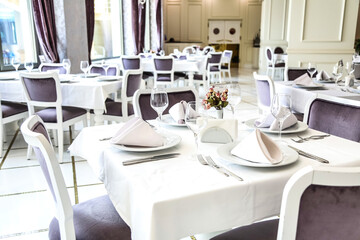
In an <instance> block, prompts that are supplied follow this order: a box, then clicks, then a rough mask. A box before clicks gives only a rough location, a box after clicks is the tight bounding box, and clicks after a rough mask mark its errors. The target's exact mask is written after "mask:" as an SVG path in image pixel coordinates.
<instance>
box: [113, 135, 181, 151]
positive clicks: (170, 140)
mask: <svg viewBox="0 0 360 240" xmlns="http://www.w3.org/2000/svg"><path fill="white" fill-rule="evenodd" d="M160 134H161V135H162V136H163V137H164V138H165V144H164V145H163V146H159V147H136V146H125V145H119V144H111V145H112V146H114V147H115V148H117V149H120V150H122V151H127V152H153V151H159V150H164V149H168V148H171V147H174V146H176V145H178V144H179V143H180V142H181V137H180V136H178V135H176V134H173V133H169V132H161V133H160Z"/></svg>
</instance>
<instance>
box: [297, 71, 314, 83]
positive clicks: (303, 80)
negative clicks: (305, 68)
mask: <svg viewBox="0 0 360 240" xmlns="http://www.w3.org/2000/svg"><path fill="white" fill-rule="evenodd" d="M294 83H295V84H296V85H301V86H316V84H315V83H314V82H313V80H312V79H311V78H310V77H309V76H308V75H307V73H304V74H303V75H301V76H300V77H298V78H297V79H295V80H294Z"/></svg>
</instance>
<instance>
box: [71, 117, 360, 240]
mask: <svg viewBox="0 0 360 240" xmlns="http://www.w3.org/2000/svg"><path fill="white" fill-rule="evenodd" d="M149 122H150V123H151V124H156V122H155V120H151V121H149ZM238 124H239V126H238V137H237V139H235V140H234V142H230V143H226V144H218V143H203V142H201V141H200V143H199V149H197V148H196V145H195V142H194V135H193V133H192V132H191V131H190V130H189V129H188V128H187V127H186V126H173V125H166V124H161V125H159V126H160V127H159V129H158V131H160V133H161V132H163V133H167V134H173V135H176V136H179V137H181V141H180V143H179V144H177V145H175V146H172V147H169V148H161V149H159V150H158V151H146V150H144V148H139V149H136V148H135V149H130V150H129V149H126V148H125V149H124V146H121V145H120V146H119V145H116V144H111V143H110V142H109V141H108V140H104V139H108V138H109V137H111V136H114V134H115V133H116V132H117V131H119V129H120V128H121V127H122V125H123V123H120V124H113V125H103V126H95V127H88V128H84V129H82V130H81V132H80V134H79V135H78V136H77V138H76V139H75V140H74V142H73V143H72V144H71V146H70V147H69V150H70V154H71V155H72V156H80V157H82V158H84V159H86V160H87V161H88V163H89V165H90V166H91V168H92V169H93V171H94V173H95V175H96V176H97V177H98V178H99V179H100V180H101V181H102V182H103V183H104V185H105V188H106V190H107V192H108V195H109V197H110V199H111V201H112V203H113V205H114V206H115V208H116V210H117V211H118V213H119V214H120V216H121V217H122V218H123V219H124V221H125V222H126V223H127V224H128V225H129V226H130V228H131V233H132V239H135V240H155V239H156V240H172V239H180V238H183V237H186V236H191V235H194V234H200V233H209V232H215V231H221V230H226V229H231V228H233V227H237V226H243V225H247V224H251V223H253V222H255V221H258V220H261V219H264V218H267V217H272V216H277V215H278V214H279V213H280V206H281V199H282V193H283V189H284V186H285V184H286V182H287V181H288V180H289V178H290V177H291V176H292V175H293V174H294V173H295V172H297V171H298V170H300V169H302V168H304V167H306V166H309V165H310V166H319V165H326V166H333V167H337V166H349V167H351V166H360V148H359V143H357V142H353V141H350V140H347V139H343V138H339V137H336V136H332V135H331V136H329V137H326V138H323V139H318V140H311V141H306V142H303V143H296V142H294V141H293V140H291V139H292V138H298V137H297V135H300V136H303V137H304V136H310V135H314V134H323V133H322V132H319V131H316V130H313V129H309V128H307V127H306V128H304V129H303V131H302V132H297V133H289V134H283V137H282V140H283V144H287V145H291V146H293V147H296V148H298V149H299V150H302V151H305V152H308V153H311V154H314V155H317V156H319V157H322V158H324V159H326V160H328V161H329V164H325V163H321V162H319V161H316V160H314V159H310V158H307V157H304V156H298V155H296V156H295V158H294V161H292V162H291V163H288V164H280V165H269V166H266V167H264V166H262V167H258V166H256V164H255V166H254V165H252V166H246V165H244V164H238V163H234V162H233V161H231V159H232V158H233V156H231V154H230V152H229V149H231V148H232V147H233V146H234V145H236V144H237V143H238V142H240V141H241V140H243V139H244V138H245V137H247V136H248V135H249V134H251V133H252V131H254V128H252V127H249V126H246V125H245V124H242V123H240V122H239V123H238ZM267 135H268V136H269V137H270V138H272V139H277V137H278V136H277V134H273V133H267ZM139 137H141V136H139ZM200 139H201V135H200ZM168 153H179V155H178V156H176V157H173V158H166V159H163V160H159V161H151V162H145V163H139V164H134V165H123V162H124V161H128V160H133V159H139V158H143V157H149V156H154V155H159V154H168ZM199 154H201V155H202V156H204V157H206V156H210V157H211V158H212V159H213V160H214V161H215V162H216V163H217V164H218V165H219V166H221V167H224V168H226V169H227V170H229V171H231V172H232V173H233V174H235V175H236V176H238V177H237V178H236V177H233V176H225V175H224V174H222V173H221V172H219V171H217V169H215V168H213V167H210V166H206V165H202V164H201V163H200V162H199V160H198V155H199ZM295 154H296V152H295ZM292 155H293V154H292ZM239 178H242V179H243V181H241V180H240V179H239Z"/></svg>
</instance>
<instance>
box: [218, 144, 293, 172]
mask: <svg viewBox="0 0 360 240" xmlns="http://www.w3.org/2000/svg"><path fill="white" fill-rule="evenodd" d="M238 143H239V142H232V143H228V144H225V145H222V146H220V147H218V149H217V153H218V154H219V156H220V157H221V158H223V159H224V160H226V161H228V162H231V163H235V164H239V165H243V166H248V167H266V168H271V167H281V166H285V165H289V164H292V163H294V162H296V161H297V160H298V158H299V154H298V153H297V152H296V151H295V150H293V149H291V148H289V147H288V146H285V145H279V147H280V149H281V152H282V154H283V160H282V161H281V162H280V163H278V164H270V163H269V164H267V163H257V162H250V161H247V160H245V159H242V158H240V157H236V156H234V155H232V154H231V150H232V149H233V148H234V147H235V146H236V145H237V144H238Z"/></svg>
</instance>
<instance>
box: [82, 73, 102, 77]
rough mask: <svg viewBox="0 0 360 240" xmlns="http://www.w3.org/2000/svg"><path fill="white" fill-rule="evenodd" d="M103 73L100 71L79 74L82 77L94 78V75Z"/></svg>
mask: <svg viewBox="0 0 360 240" xmlns="http://www.w3.org/2000/svg"><path fill="white" fill-rule="evenodd" d="M100 75H101V74H100V73H88V74H86V75H85V74H83V73H82V74H79V75H78V76H79V77H81V78H94V77H98V76H100Z"/></svg>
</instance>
